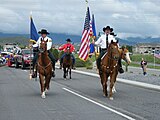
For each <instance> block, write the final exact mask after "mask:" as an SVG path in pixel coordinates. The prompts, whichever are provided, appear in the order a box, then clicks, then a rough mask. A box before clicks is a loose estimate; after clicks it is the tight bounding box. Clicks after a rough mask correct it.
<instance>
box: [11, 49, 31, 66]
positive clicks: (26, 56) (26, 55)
mask: <svg viewBox="0 0 160 120" xmlns="http://www.w3.org/2000/svg"><path fill="white" fill-rule="evenodd" d="M14 59H15V68H19V65H21V68H22V69H24V68H26V67H28V66H30V65H32V60H33V52H32V51H31V50H30V49H22V51H21V53H18V54H17V55H15V57H14Z"/></svg>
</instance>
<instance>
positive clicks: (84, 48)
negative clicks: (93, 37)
mask: <svg viewBox="0 0 160 120" xmlns="http://www.w3.org/2000/svg"><path fill="white" fill-rule="evenodd" d="M91 32H92V24H91V18H90V11H89V7H87V13H86V17H85V23H84V30H83V33H82V38H81V46H80V50H79V58H80V59H81V60H84V61H86V60H87V58H88V55H89V45H90V34H91Z"/></svg>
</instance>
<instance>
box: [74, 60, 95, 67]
mask: <svg viewBox="0 0 160 120" xmlns="http://www.w3.org/2000/svg"><path fill="white" fill-rule="evenodd" d="M75 66H76V67H86V68H87V69H92V68H93V63H92V61H91V60H90V59H88V60H87V61H83V60H81V59H79V58H76V64H75Z"/></svg>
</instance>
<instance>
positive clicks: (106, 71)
mask: <svg viewBox="0 0 160 120" xmlns="http://www.w3.org/2000/svg"><path fill="white" fill-rule="evenodd" d="M119 59H123V60H125V61H126V62H127V63H128V64H130V62H131V61H130V57H129V52H128V50H127V49H126V48H122V49H119V48H118V42H113V41H112V42H111V44H110V45H109V47H108V49H107V52H106V54H105V55H104V56H103V57H102V60H101V70H102V73H100V71H99V73H100V78H101V84H102V87H103V95H104V96H106V97H107V96H108V92H107V81H108V77H110V89H109V99H110V100H113V88H114V85H115V82H116V78H117V75H118V67H119V66H118V60H119Z"/></svg>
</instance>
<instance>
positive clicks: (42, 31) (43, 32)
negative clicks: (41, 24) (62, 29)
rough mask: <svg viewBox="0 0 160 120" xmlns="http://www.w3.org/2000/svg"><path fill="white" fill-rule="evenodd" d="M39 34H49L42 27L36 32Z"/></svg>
mask: <svg viewBox="0 0 160 120" xmlns="http://www.w3.org/2000/svg"><path fill="white" fill-rule="evenodd" d="M38 33H39V34H49V32H47V30H45V29H42V30H41V31H39V32H38Z"/></svg>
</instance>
